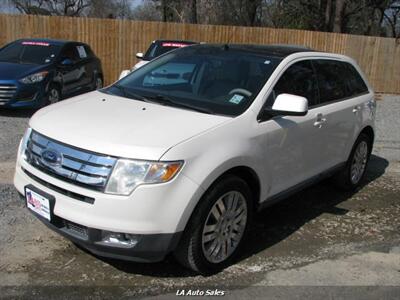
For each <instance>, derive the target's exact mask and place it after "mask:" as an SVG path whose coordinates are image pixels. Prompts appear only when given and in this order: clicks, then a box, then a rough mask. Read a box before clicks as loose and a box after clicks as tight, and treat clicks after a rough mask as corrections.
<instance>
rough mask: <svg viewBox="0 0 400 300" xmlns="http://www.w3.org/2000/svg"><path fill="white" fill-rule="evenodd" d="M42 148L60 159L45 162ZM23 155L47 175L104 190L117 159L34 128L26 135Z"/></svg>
mask: <svg viewBox="0 0 400 300" xmlns="http://www.w3.org/2000/svg"><path fill="white" fill-rule="evenodd" d="M45 150H50V151H54V153H57V154H58V155H60V157H61V159H60V162H57V163H49V162H48V161H46V159H44V158H43V157H42V153H43V151H45ZM26 157H27V161H28V163H29V164H31V165H32V166H34V167H36V168H37V169H39V170H41V171H42V172H44V173H46V174H48V175H51V176H54V177H56V178H59V179H61V180H65V181H68V182H70V183H73V184H76V185H80V186H84V187H87V188H90V189H95V190H104V188H105V186H106V184H107V180H108V178H109V176H110V175H111V172H112V168H113V166H114V164H115V162H116V160H117V159H116V158H115V157H111V156H107V155H103V154H97V153H94V152H89V151H87V150H82V149H78V148H76V147H73V146H69V145H66V144H63V143H61V142H58V141H55V140H53V139H50V138H47V137H45V136H43V135H41V134H39V133H37V132H35V131H32V134H31V136H30V138H29V141H28V147H27V150H26Z"/></svg>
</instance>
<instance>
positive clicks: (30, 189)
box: [25, 184, 55, 222]
mask: <svg viewBox="0 0 400 300" xmlns="http://www.w3.org/2000/svg"><path fill="white" fill-rule="evenodd" d="M25 200H26V206H27V207H28V209H29V210H31V211H32V212H33V213H34V214H35V215H37V216H39V217H40V218H44V219H46V220H47V221H49V222H52V221H53V220H54V214H53V211H54V205H55V197H54V196H52V195H50V194H48V193H46V192H43V191H42V190H40V189H38V188H36V187H35V186H33V185H31V184H30V185H27V186H25Z"/></svg>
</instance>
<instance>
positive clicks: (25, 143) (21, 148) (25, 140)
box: [19, 127, 32, 160]
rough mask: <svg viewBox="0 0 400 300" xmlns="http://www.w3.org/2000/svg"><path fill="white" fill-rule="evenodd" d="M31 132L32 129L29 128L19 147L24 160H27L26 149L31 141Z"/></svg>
mask: <svg viewBox="0 0 400 300" xmlns="http://www.w3.org/2000/svg"><path fill="white" fill-rule="evenodd" d="M31 132H32V128H30V127H28V128H27V129H26V131H25V134H24V136H23V137H22V139H21V143H20V146H19V155H20V156H21V157H22V159H24V160H25V159H26V157H25V150H26V147H27V146H28V141H29V137H30V136H31Z"/></svg>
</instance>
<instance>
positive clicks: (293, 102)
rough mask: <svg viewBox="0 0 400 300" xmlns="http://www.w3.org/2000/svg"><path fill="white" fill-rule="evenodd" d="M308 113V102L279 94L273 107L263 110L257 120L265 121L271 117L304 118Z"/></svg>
mask: <svg viewBox="0 0 400 300" xmlns="http://www.w3.org/2000/svg"><path fill="white" fill-rule="evenodd" d="M307 112H308V101H307V99H306V98H304V97H300V96H296V95H291V94H280V95H279V96H278V97H276V99H275V102H274V105H272V108H271V107H267V108H265V109H264V110H263V111H262V112H261V113H260V115H259V120H261V121H263V120H266V119H267V118H268V117H273V116H305V115H306V114H307Z"/></svg>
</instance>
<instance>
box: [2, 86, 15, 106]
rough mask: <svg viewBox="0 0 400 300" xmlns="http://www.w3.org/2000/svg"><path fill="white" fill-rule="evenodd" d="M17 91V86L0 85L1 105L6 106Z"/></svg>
mask: <svg viewBox="0 0 400 300" xmlns="http://www.w3.org/2000/svg"><path fill="white" fill-rule="evenodd" d="M16 91H17V86H15V85H11V84H8V85H3V84H0V104H4V103H6V102H8V101H9V100H10V99H12V98H13V97H14V95H15V92H16Z"/></svg>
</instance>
